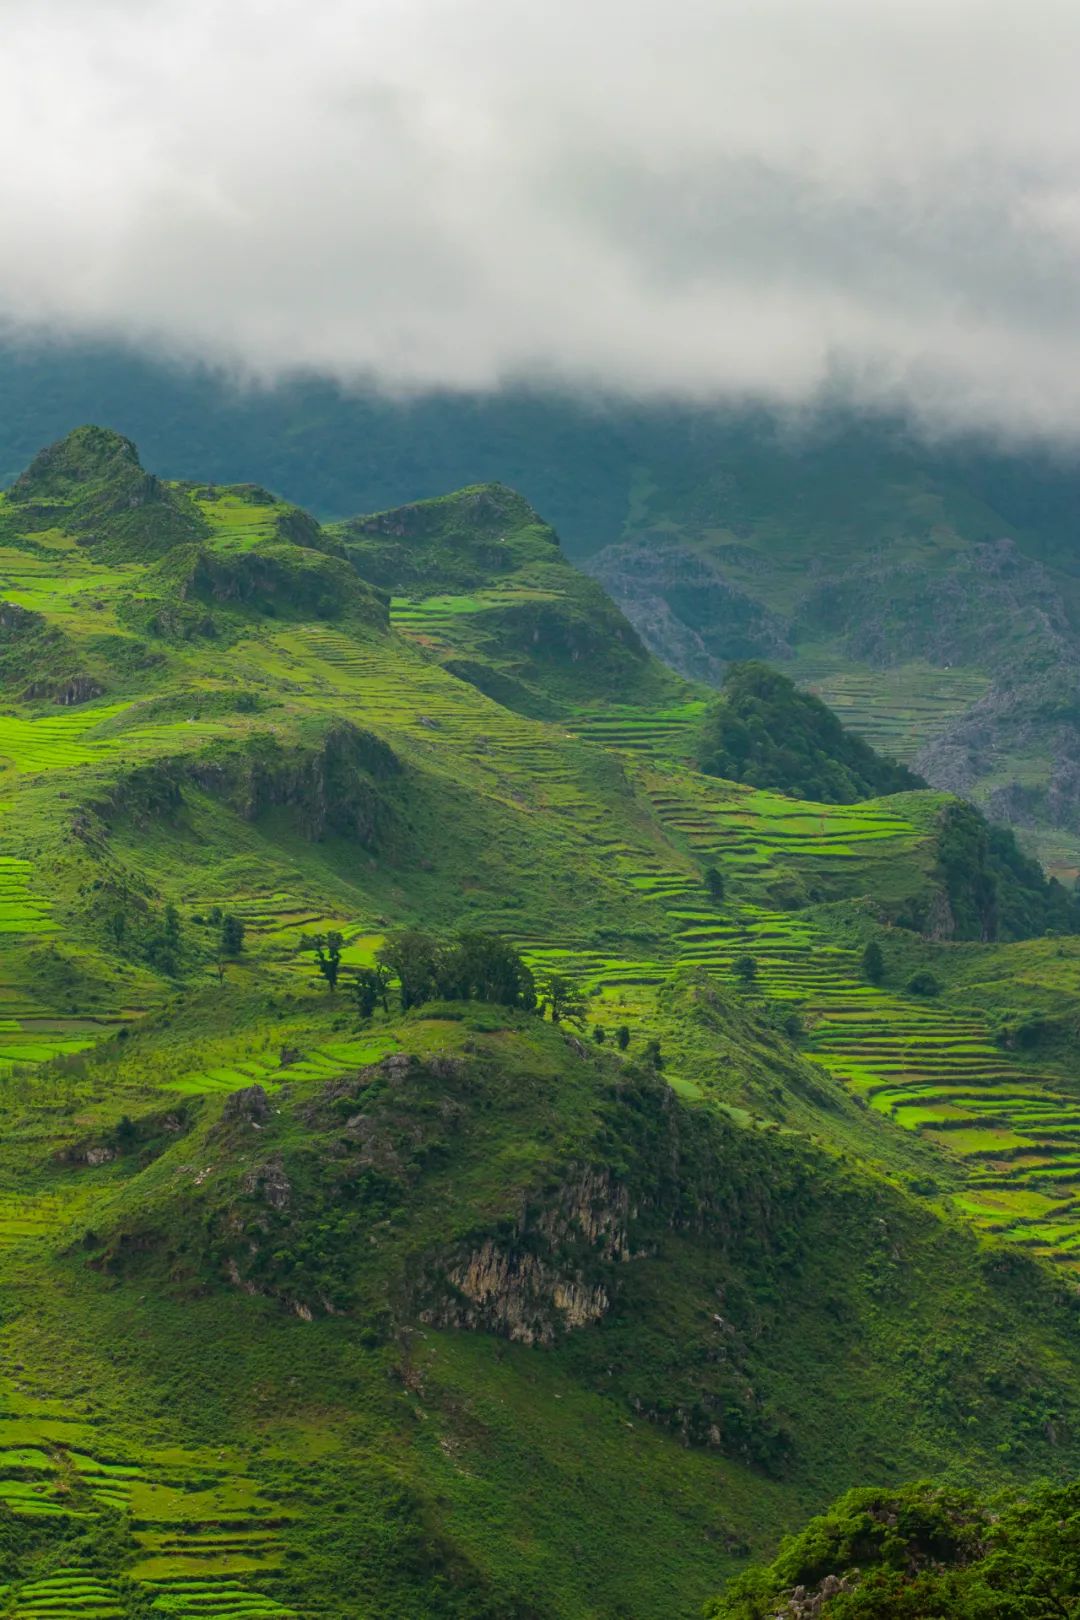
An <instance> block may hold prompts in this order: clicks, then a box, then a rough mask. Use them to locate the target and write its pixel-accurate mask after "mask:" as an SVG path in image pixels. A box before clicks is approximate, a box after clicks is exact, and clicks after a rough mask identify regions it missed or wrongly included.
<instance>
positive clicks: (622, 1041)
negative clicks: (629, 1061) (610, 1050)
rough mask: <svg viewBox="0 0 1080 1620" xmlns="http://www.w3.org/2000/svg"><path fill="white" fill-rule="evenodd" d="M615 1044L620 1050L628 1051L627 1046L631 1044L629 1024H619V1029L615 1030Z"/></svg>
mask: <svg viewBox="0 0 1080 1620" xmlns="http://www.w3.org/2000/svg"><path fill="white" fill-rule="evenodd" d="M615 1045H616V1046H617V1047H618V1048H619V1051H620V1052H625V1051H626V1048H627V1047H628V1046H629V1045H630V1026H629V1024H620V1025H619V1027H618V1029H617V1030H616V1031H615Z"/></svg>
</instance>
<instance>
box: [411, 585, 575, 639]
mask: <svg viewBox="0 0 1080 1620" xmlns="http://www.w3.org/2000/svg"><path fill="white" fill-rule="evenodd" d="M559 596H560V593H559V592H558V591H552V590H543V589H540V588H537V587H535V586H533V587H530V586H527V585H505V586H502V587H499V586H496V587H493V588H492V589H491V590H481V591H473V592H470V593H469V594H467V595H466V594H462V595H458V596H449V595H446V596H422V597H408V596H397V597H394V598H392V600H391V602H390V623H391V624H392V625H393V626H394V629H395V630H400V631H402V633H403V634H404V635H407V636H411V637H412V638H413V639H414V640H416V641H419V642H421V643H422V644H424V645H438V644H440V643H443V644H446V645H455V644H456V642H457V639H458V636H459V635H460V631H461V628H462V624H461V621H462V620H465V619H471V618H473V617H476V616H480V615H483V614H485V613H492V612H496V611H498V610H499V609H501V608H507V607H512V606H514V605H515V604H516V603H521V602H554V601H557V600H558V599H559Z"/></svg>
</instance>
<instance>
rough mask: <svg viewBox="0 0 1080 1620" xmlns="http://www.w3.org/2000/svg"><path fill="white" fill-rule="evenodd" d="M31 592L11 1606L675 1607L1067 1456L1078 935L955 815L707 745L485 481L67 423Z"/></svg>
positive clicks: (253, 1617) (4, 545) (1012, 857)
mask: <svg viewBox="0 0 1080 1620" xmlns="http://www.w3.org/2000/svg"><path fill="white" fill-rule="evenodd" d="M144 496H145V499H144V498H143V497H144ZM365 567H367V568H368V569H369V571H370V574H371V575H372V576H375V577H368V575H365V573H364V569H365ZM594 610H595V611H594ZM0 625H2V627H3V630H4V639H3V642H2V644H0V681H2V696H3V703H2V705H0V709H2V712H0V994H2V1006H0V1014H2V1017H0V1290H2V1292H3V1297H4V1300H5V1308H4V1312H3V1320H2V1321H0V1346H2V1348H3V1351H4V1366H5V1368H7V1369H8V1371H7V1374H6V1376H5V1378H4V1380H3V1384H4V1389H3V1395H4V1400H3V1403H2V1411H0V1531H2V1536H0V1541H2V1543H3V1548H2V1550H3V1553H4V1562H3V1564H2V1566H0V1582H3V1583H6V1588H5V1590H4V1591H3V1592H2V1593H0V1597H2V1599H3V1602H4V1603H6V1604H7V1606H8V1607H9V1608H10V1609H11V1610H12V1612H13V1613H16V1614H26V1615H27V1616H28V1617H29V1616H31V1615H34V1614H42V1615H44V1614H46V1613H48V1614H49V1615H51V1616H52V1617H53V1620H71V1617H73V1616H74V1615H76V1614H78V1615H82V1614H95V1613H96V1614H100V1615H101V1616H102V1620H106V1617H107V1616H109V1615H110V1614H116V1615H122V1614H127V1615H129V1616H130V1617H132V1620H135V1617H136V1616H137V1617H139V1620H146V1617H148V1616H150V1615H169V1614H171V1615H174V1616H176V1615H189V1616H195V1615H198V1614H207V1613H212V1614H223V1615H229V1616H230V1617H232V1620H266V1617H267V1616H271V1617H277V1620H296V1617H298V1616H300V1615H309V1614H312V1615H313V1614H318V1615H320V1616H327V1617H340V1620H367V1617H371V1620H374V1617H376V1616H378V1617H379V1620H383V1617H390V1620H415V1617H416V1616H428V1615H431V1616H433V1617H441V1616H451V1617H461V1620H465V1617H469V1620H476V1617H483V1620H488V1617H490V1620H496V1617H497V1620H570V1617H573V1620H577V1617H578V1616H580V1615H583V1614H589V1615H592V1616H595V1617H596V1620H616V1617H622V1616H626V1615H633V1616H634V1617H635V1620H638V1617H639V1616H640V1617H642V1620H650V1617H656V1620H660V1617H661V1616H662V1617H663V1620H670V1617H672V1616H684V1615H685V1616H687V1617H689V1616H692V1615H694V1614H697V1613H699V1612H700V1609H701V1605H702V1604H703V1603H704V1602H705V1601H706V1600H708V1599H709V1597H710V1594H715V1593H716V1592H717V1591H718V1590H719V1589H720V1587H721V1586H722V1584H723V1583H724V1582H725V1581H726V1580H728V1579H729V1578H731V1577H733V1576H737V1575H738V1574H739V1573H740V1571H742V1570H743V1569H745V1567H746V1566H747V1563H748V1560H750V1559H751V1558H753V1559H755V1560H760V1559H761V1558H763V1557H768V1556H771V1555H772V1554H773V1552H774V1550H775V1547H776V1543H777V1540H778V1539H779V1536H780V1535H781V1533H782V1532H783V1531H785V1530H790V1529H792V1528H793V1527H795V1526H796V1525H798V1524H800V1523H802V1522H803V1521H804V1519H805V1516H806V1513H807V1512H808V1511H813V1510H820V1509H823V1508H824V1507H825V1506H826V1505H827V1503H828V1501H830V1500H831V1499H833V1498H834V1497H836V1496H837V1495H838V1494H839V1493H840V1492H842V1491H843V1490H845V1489H846V1488H848V1487H849V1486H851V1485H852V1484H853V1483H856V1482H859V1481H878V1482H881V1483H882V1484H883V1485H884V1486H887V1487H888V1489H889V1491H891V1492H892V1493H894V1494H895V1493H897V1492H900V1491H902V1490H903V1488H904V1485H905V1482H907V1481H910V1480H912V1479H917V1478H921V1477H925V1476H928V1475H940V1476H943V1475H945V1474H946V1473H947V1474H948V1477H949V1478H950V1480H952V1481H954V1482H955V1483H956V1487H957V1489H964V1490H967V1489H969V1488H970V1489H972V1490H974V1489H976V1488H978V1489H979V1490H982V1491H987V1492H993V1491H997V1490H998V1489H999V1488H1007V1487H1011V1488H1013V1489H1015V1490H1020V1489H1021V1488H1027V1487H1028V1486H1029V1484H1030V1482H1031V1481H1032V1480H1033V1479H1036V1478H1039V1477H1042V1476H1045V1477H1047V1478H1050V1479H1051V1480H1054V1481H1056V1482H1057V1483H1058V1484H1059V1485H1061V1486H1063V1485H1064V1484H1066V1483H1067V1482H1068V1481H1069V1480H1070V1479H1073V1478H1075V1477H1076V1475H1077V1470H1078V1468H1080V1439H1078V1438H1077V1437H1078V1436H1080V1352H1078V1350H1077V1343H1078V1340H1077V1333H1076V1327H1077V1294H1076V1289H1075V1283H1074V1281H1073V1277H1074V1273H1075V1267H1076V1264H1077V1259H1076V1256H1077V1252H1078V1249H1080V1221H1078V1220H1077V1216H1076V1209H1077V1200H1078V1199H1080V1156H1078V1155H1077V1153H1076V1151H1075V1146H1074V1144H1075V1142H1076V1141H1077V1139H1078V1137H1080V1109H1078V1107H1077V1103H1076V1100H1075V1094H1074V1089H1073V1086H1072V1076H1073V1075H1074V1073H1075V1065H1076V1057H1077V1051H1076V1031H1077V1028H1078V1027H1080V942H1078V941H1077V940H1076V939H1075V938H1072V937H1069V936H1067V935H1066V934H1064V933H1063V934H1062V935H1061V936H1060V937H1058V936H1057V935H1048V934H1047V932H1046V930H1047V928H1048V927H1050V926H1053V924H1052V922H1051V921H1050V914H1051V912H1052V909H1053V906H1054V905H1056V904H1057V903H1058V901H1059V899H1060V897H1059V896H1058V895H1057V891H1051V890H1050V889H1049V886H1048V885H1047V884H1046V882H1045V880H1044V879H1043V877H1042V875H1041V873H1039V872H1038V871H1037V870H1036V869H1034V868H1032V867H1030V866H1028V865H1026V864H1025V862H1024V858H1023V857H1021V856H1019V855H1017V853H1016V852H1015V850H1014V849H1012V848H1011V846H1010V847H1008V848H1006V847H1004V846H1001V845H1000V844H999V845H997V846H996V847H995V845H994V835H991V834H989V833H987V832H986V831H985V828H984V826H983V824H982V823H981V821H979V820H978V818H975V820H974V821H971V819H970V812H968V811H967V810H966V809H965V808H964V807H963V806H962V804H961V803H960V802H959V801H957V800H955V799H953V798H950V797H949V796H947V795H944V794H941V793H935V792H931V791H929V790H922V789H913V788H908V789H907V790H906V791H904V792H902V793H899V794H895V795H892V796H888V797H884V798H881V797H878V798H874V799H871V800H860V801H859V802H854V803H846V804H845V803H826V802H821V801H805V800H801V799H798V798H795V797H792V796H791V793H790V791H788V792H782V793H778V792H774V791H771V790H769V789H767V788H763V787H759V786H754V785H752V784H750V783H749V782H733V781H728V780H724V779H722V778H718V777H710V776H706V775H704V774H702V773H701V772H700V771H698V770H695V769H694V768H693V767H692V764H691V763H690V762H691V759H692V757H693V753H694V747H695V743H696V739H697V737H698V735H699V731H700V727H701V723H702V716H703V714H704V713H705V711H706V709H707V707H708V703H709V700H710V694H708V693H706V692H705V691H704V690H703V689H701V688H698V687H695V686H693V685H691V684H689V683H687V682H686V681H683V680H681V679H679V678H678V677H676V676H674V675H672V674H671V673H670V671H667V670H665V669H664V668H663V667H662V666H660V665H659V664H657V662H656V661H655V659H653V658H652V657H651V656H650V655H649V654H648V652H647V651H646V650H645V648H644V647H643V645H642V644H641V643H640V642H639V641H638V640H637V638H636V637H635V635H634V633H633V632H632V630H630V628H629V626H628V625H627V623H626V621H625V620H624V619H623V618H622V616H621V614H620V613H619V611H618V609H617V608H616V607H615V606H614V605H613V604H611V603H610V602H608V601H606V600H604V599H603V598H602V596H601V595H600V593H599V592H598V588H597V586H596V585H595V584H594V583H592V582H588V581H582V580H581V578H580V576H579V575H578V574H577V573H576V572H575V571H574V569H573V568H572V567H571V566H570V564H569V563H568V562H567V560H566V559H565V557H564V556H563V555H562V552H561V550H560V547H559V545H558V542H557V540H556V539H555V537H554V535H553V533H552V531H551V530H550V529H548V528H547V526H546V525H545V524H544V523H543V522H542V521H541V520H540V519H539V518H538V517H537V516H536V514H535V513H534V512H532V510H531V508H529V507H528V506H527V505H526V504H525V503H524V502H522V501H521V500H520V498H519V497H517V496H515V495H514V494H513V493H512V492H511V491H509V490H507V489H505V488H504V487H502V486H483V487H481V488H476V487H472V488H469V489H466V490H464V491H461V492H459V493H458V494H457V495H455V496H449V497H445V498H440V499H438V500H432V501H430V502H423V503H420V504H419V505H413V506H410V507H408V508H406V509H405V510H404V511H402V512H399V513H394V512H383V513H381V514H379V515H377V516H376V517H375V518H360V519H356V520H351V521H348V522H345V523H343V524H341V525H334V526H323V525H321V524H320V523H318V522H317V521H316V520H315V519H313V518H312V517H310V516H309V515H307V514H305V513H303V512H301V511H299V510H298V509H297V508H295V507H292V506H290V505H289V504H288V503H287V502H285V501H282V500H280V499H277V498H276V497H274V496H273V495H271V494H270V493H268V492H267V491H266V490H264V489H261V488H259V487H257V486H253V485H250V484H245V485H240V486H230V487H224V486H222V485H219V484H208V483H206V482H201V481H200V482H192V483H189V484H176V483H170V482H167V481H164V480H154V479H153V477H152V475H150V474H148V473H146V472H145V470H144V469H143V468H142V465H141V462H140V459H139V456H138V454H137V452H136V451H135V449H134V447H133V446H132V445H131V444H130V443H129V442H128V441H126V440H124V439H121V438H119V437H118V436H116V435H112V434H109V433H107V432H103V431H101V430H82V431H80V432H78V433H75V434H73V435H72V436H71V437H70V438H69V439H68V440H67V441H65V442H63V443H62V444H60V445H59V446H56V447H53V448H52V449H51V450H50V451H49V452H48V453H47V454H46V455H45V456H43V457H42V458H40V459H38V460H36V461H35V462H34V463H33V464H32V468H31V472H30V474H29V475H28V476H27V478H26V479H24V480H21V481H20V483H19V487H18V489H17V490H16V491H15V492H14V494H13V495H9V496H6V497H3V498H0ZM500 694H501V696H500ZM840 746H841V747H843V746H845V743H844V739H843V735H842V734H841V744H840ZM789 786H790V784H789ZM995 863H996V864H995ZM991 886H993V893H992V894H991ZM991 915H995V916H996V918H997V922H996V933H997V935H998V936H999V937H998V938H997V939H991V938H989V937H985V936H987V935H989V934H990V932H991V930H990V929H989V928H988V927H987V926H986V919H987V918H988V917H989V916H991ZM1010 935H1016V936H1018V937H1016V938H1010V937H1009V936H1010Z"/></svg>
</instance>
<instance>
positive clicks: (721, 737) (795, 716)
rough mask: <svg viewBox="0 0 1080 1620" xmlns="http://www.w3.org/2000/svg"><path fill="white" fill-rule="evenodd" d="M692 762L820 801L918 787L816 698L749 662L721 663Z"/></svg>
mask: <svg viewBox="0 0 1080 1620" xmlns="http://www.w3.org/2000/svg"><path fill="white" fill-rule="evenodd" d="M698 764H699V765H700V767H701V769H702V770H703V771H704V772H705V773H706V775H708V776H722V777H725V778H726V779H727V780H728V781H732V782H748V783H750V784H751V785H752V786H753V787H760V788H772V789H774V790H776V791H777V792H780V793H790V794H793V795H795V797H797V798H800V799H814V800H817V801H818V802H820V803H825V804H854V803H856V801H857V800H859V799H871V798H874V797H876V796H877V795H878V794H882V793H901V792H904V791H905V790H906V789H908V788H917V787H924V786H925V783H924V782H923V781H922V780H921V779H920V778H919V777H917V776H914V775H913V774H912V772H911V771H909V770H907V769H906V768H905V767H904V766H903V765H896V764H894V763H893V762H892V761H891V760H888V759H884V758H882V756H881V755H880V754H877V753H875V752H874V750H873V749H872V748H871V747H870V744H869V743H867V742H864V740H863V739H862V738H861V737H860V736H858V735H857V734H856V733H855V732H851V731H846V730H845V729H844V727H843V726H842V725H841V724H840V721H839V720H838V719H837V718H836V715H835V714H833V712H832V710H831V709H829V708H827V707H826V705H825V704H824V703H822V702H821V700H820V698H816V697H812V696H811V695H810V694H809V693H808V692H800V691H799V689H798V687H797V686H796V685H795V683H794V682H793V681H790V680H789V679H788V678H787V676H786V675H781V674H779V673H778V671H776V670H774V669H770V668H769V667H768V665H767V664H760V663H756V662H747V663H737V664H731V665H730V666H729V667H728V671H727V674H726V676H725V678H724V688H723V693H722V695H721V696H720V697H719V698H718V699H717V701H716V702H715V703H714V704H713V705H712V707H711V708H710V709H709V711H708V713H707V714H706V716H705V719H704V722H703V725H702V729H701V733H700V736H699V739H698Z"/></svg>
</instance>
